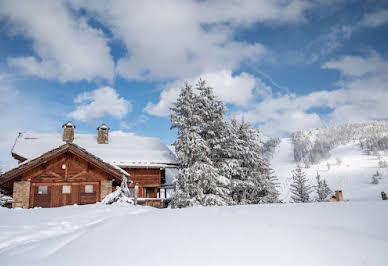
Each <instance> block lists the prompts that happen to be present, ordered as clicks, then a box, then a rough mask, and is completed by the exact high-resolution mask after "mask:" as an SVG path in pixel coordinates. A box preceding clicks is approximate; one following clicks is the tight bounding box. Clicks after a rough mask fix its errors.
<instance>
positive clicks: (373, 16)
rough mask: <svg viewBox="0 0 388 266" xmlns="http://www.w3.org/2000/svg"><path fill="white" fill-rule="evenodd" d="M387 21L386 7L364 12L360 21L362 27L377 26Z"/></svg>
mask: <svg viewBox="0 0 388 266" xmlns="http://www.w3.org/2000/svg"><path fill="white" fill-rule="evenodd" d="M387 22H388V9H382V10H378V11H376V12H373V13H368V14H365V16H364V17H363V19H362V20H361V22H360V25H361V26H364V27H378V26H381V25H384V24H385V23H387Z"/></svg>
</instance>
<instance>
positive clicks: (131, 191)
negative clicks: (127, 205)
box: [129, 188, 133, 198]
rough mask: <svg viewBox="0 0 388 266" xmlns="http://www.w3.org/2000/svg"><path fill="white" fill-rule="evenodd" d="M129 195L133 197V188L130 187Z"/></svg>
mask: <svg viewBox="0 0 388 266" xmlns="http://www.w3.org/2000/svg"><path fill="white" fill-rule="evenodd" d="M129 197H131V198H132V197H133V188H130V189H129Z"/></svg>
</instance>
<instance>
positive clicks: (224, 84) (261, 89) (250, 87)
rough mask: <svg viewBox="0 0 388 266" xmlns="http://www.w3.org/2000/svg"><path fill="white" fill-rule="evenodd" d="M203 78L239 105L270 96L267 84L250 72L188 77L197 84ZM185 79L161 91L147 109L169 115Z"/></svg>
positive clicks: (224, 97) (191, 82) (152, 112)
mask: <svg viewBox="0 0 388 266" xmlns="http://www.w3.org/2000/svg"><path fill="white" fill-rule="evenodd" d="M199 78H202V79H204V80H206V82H207V84H208V85H209V86H211V87H213V88H214V93H215V94H216V95H217V96H218V97H219V98H220V99H221V100H223V101H224V102H226V103H230V104H234V105H237V106H244V105H248V104H251V103H252V102H253V101H254V100H255V97H256V96H258V97H268V95H270V94H271V91H270V88H269V87H267V86H265V85H264V84H263V83H262V82H261V81H260V80H259V79H257V78H255V77H254V76H252V75H250V74H248V73H244V72H243V73H241V74H239V75H235V76H233V75H232V72H231V71H225V70H223V71H219V72H210V73H205V74H203V75H200V76H198V77H195V78H191V79H188V82H189V83H190V84H196V83H197V82H198V80H199ZM183 83H184V81H183V80H179V81H176V82H174V83H171V84H168V85H167V86H166V88H165V89H164V90H163V91H162V92H161V94H160V99H159V102H158V103H156V104H154V103H148V104H147V106H146V108H145V111H146V112H147V113H148V114H151V115H156V116H167V115H169V113H170V110H169V108H170V107H171V104H172V103H173V102H174V101H175V100H176V99H177V98H178V96H179V91H180V88H181V87H182V86H183Z"/></svg>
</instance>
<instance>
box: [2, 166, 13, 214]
mask: <svg viewBox="0 0 388 266" xmlns="http://www.w3.org/2000/svg"><path fill="white" fill-rule="evenodd" d="M0 170H1V169H0ZM11 203H12V197H10V196H7V195H6V193H5V191H3V190H2V189H1V188H0V207H3V206H6V205H9V204H11Z"/></svg>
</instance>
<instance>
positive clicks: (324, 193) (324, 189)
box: [315, 172, 333, 201]
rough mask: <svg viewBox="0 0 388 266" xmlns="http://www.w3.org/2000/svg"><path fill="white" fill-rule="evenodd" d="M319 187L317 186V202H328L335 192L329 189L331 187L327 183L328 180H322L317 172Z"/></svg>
mask: <svg viewBox="0 0 388 266" xmlns="http://www.w3.org/2000/svg"><path fill="white" fill-rule="evenodd" d="M316 179H317V185H316V186H315V189H316V192H317V195H318V197H317V201H326V200H327V199H328V197H329V196H330V195H332V194H333V191H332V190H331V189H330V188H329V185H328V184H327V183H326V179H321V176H320V175H319V173H318V172H317V176H316Z"/></svg>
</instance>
